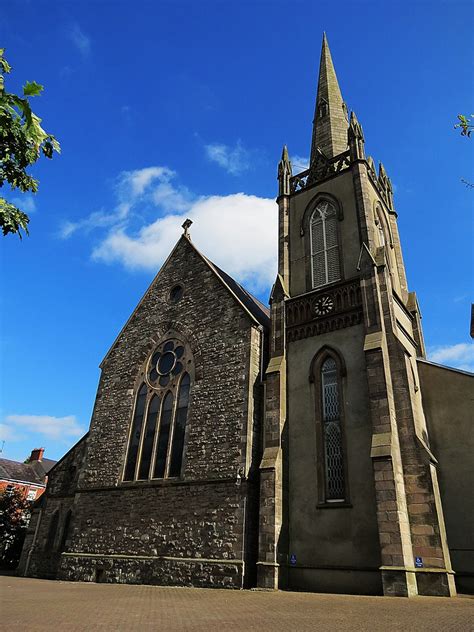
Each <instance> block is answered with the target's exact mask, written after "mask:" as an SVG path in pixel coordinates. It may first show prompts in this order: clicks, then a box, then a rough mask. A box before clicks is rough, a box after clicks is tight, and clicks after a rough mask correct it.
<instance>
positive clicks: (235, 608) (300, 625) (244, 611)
mask: <svg viewBox="0 0 474 632" xmlns="http://www.w3.org/2000/svg"><path fill="white" fill-rule="evenodd" d="M0 605H1V618H0V625H1V629H2V632H10V631H16V630H21V631H22V632H24V630H35V631H38V630H39V631H41V630H48V632H51V631H52V630H54V631H56V630H66V631H68V630H71V631H83V630H87V632H91V631H93V630H101V631H103V630H114V631H119V630H127V631H129V630H130V631H132V630H141V631H142V630H163V631H165V630H166V632H212V631H214V630H218V631H219V632H220V631H223V632H234V631H239V632H240V631H244V630H245V631H246V632H247V631H249V632H252V631H258V632H266V631H271V632H280V631H285V632H300V631H301V632H304V631H306V630H311V631H315V630H324V631H328V632H333V631H334V632H335V631H337V630H357V631H358V632H364V631H366V630H370V631H382V632H389V631H391V630H403V631H411V630H413V631H416V632H419V631H423V630H430V631H433V630H439V631H440V632H441V631H442V632H445V631H450V630H457V631H459V632H470V631H474V599H471V598H467V597H458V598H456V599H445V598H441V597H438V598H432V597H419V598H415V599H403V598H391V597H361V596H357V597H355V596H348V595H323V594H312V593H295V592H293V593H291V592H261V591H237V590H236V591H233V590H209V589H203V588H201V589H200V588H168V587H160V586H131V585H124V584H86V583H70V582H58V581H48V580H41V579H29V578H23V577H0Z"/></svg>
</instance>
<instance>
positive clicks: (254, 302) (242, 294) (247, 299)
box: [200, 253, 270, 328]
mask: <svg viewBox="0 0 474 632" xmlns="http://www.w3.org/2000/svg"><path fill="white" fill-rule="evenodd" d="M200 254H201V253H200ZM202 256H203V257H204V255H202ZM204 259H206V261H207V263H208V264H209V265H210V266H211V267H212V268H213V269H214V271H215V272H216V273H217V274H218V275H219V276H220V277H221V279H222V280H223V281H224V283H225V284H226V285H227V286H228V287H229V288H230V289H231V290H232V292H233V293H234V294H235V295H236V296H237V298H238V299H239V301H240V302H241V303H242V304H243V305H244V307H246V308H247V309H248V310H249V312H250V313H251V314H252V316H253V317H254V318H255V319H256V320H258V322H259V323H260V324H261V325H262V326H263V327H265V328H268V327H270V310H269V309H268V307H266V306H265V305H264V304H263V303H261V302H260V301H259V300H258V298H255V296H253V295H252V294H250V292H248V291H247V290H246V289H245V288H244V287H242V285H240V283H237V281H236V280H235V279H233V278H232V277H231V276H230V275H228V274H227V272H224V270H221V268H219V266H216V264H215V263H212V261H210V260H209V259H208V258H207V257H204Z"/></svg>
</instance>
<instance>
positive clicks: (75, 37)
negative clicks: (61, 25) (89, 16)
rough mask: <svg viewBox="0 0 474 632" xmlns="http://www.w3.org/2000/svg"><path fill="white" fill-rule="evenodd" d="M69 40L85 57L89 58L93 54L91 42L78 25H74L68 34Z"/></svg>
mask: <svg viewBox="0 0 474 632" xmlns="http://www.w3.org/2000/svg"><path fill="white" fill-rule="evenodd" d="M68 36H69V39H70V40H71V42H72V43H73V44H74V46H75V47H76V48H77V50H78V51H79V52H80V53H81V55H82V56H83V57H88V56H89V54H90V52H91V40H90V37H88V36H87V35H86V34H85V33H84V31H83V30H82V29H81V27H80V26H79V25H78V24H74V25H73V26H72V28H71V29H70V30H69V33H68Z"/></svg>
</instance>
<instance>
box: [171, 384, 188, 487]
mask: <svg viewBox="0 0 474 632" xmlns="http://www.w3.org/2000/svg"><path fill="white" fill-rule="evenodd" d="M190 385H191V381H190V379H189V375H188V373H185V374H184V375H183V378H182V380H181V384H180V386H179V395H178V407H177V410H176V419H175V422H174V432H173V445H172V448H171V463H170V469H169V475H170V476H179V475H180V474H181V464H182V462H183V448H184V434H185V430H186V417H187V415H188V402H189V387H190Z"/></svg>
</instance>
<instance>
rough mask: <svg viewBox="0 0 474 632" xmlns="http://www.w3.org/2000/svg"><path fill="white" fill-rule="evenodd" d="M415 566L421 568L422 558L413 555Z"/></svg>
mask: <svg viewBox="0 0 474 632" xmlns="http://www.w3.org/2000/svg"><path fill="white" fill-rule="evenodd" d="M415 568H423V558H422V557H415Z"/></svg>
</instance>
